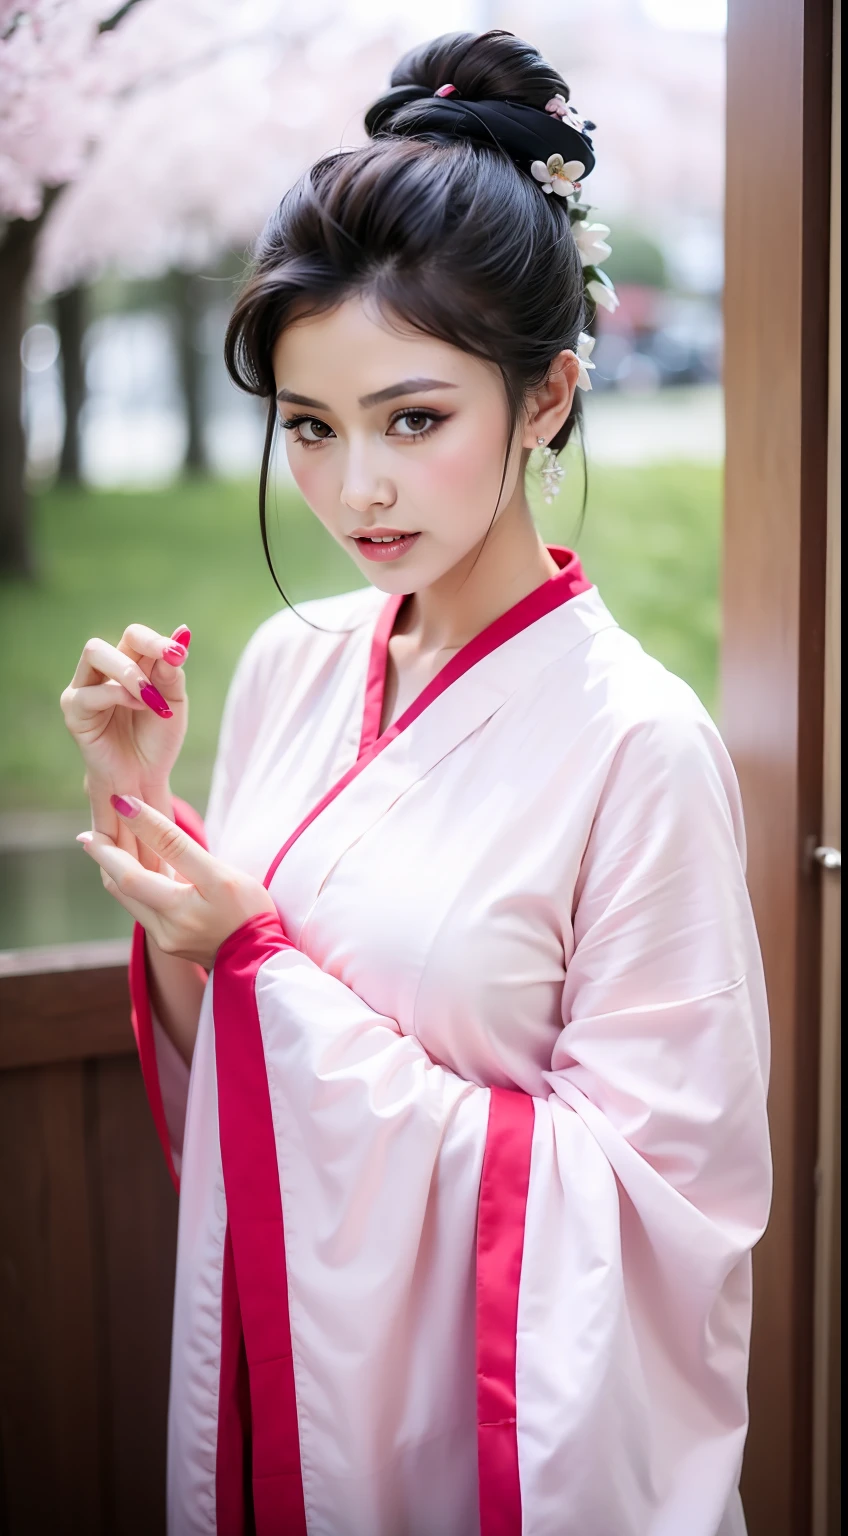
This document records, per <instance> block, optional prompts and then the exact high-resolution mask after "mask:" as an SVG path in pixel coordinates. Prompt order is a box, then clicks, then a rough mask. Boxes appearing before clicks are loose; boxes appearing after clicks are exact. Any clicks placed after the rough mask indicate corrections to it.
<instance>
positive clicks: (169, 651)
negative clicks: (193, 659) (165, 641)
mask: <svg viewBox="0 0 848 1536" xmlns="http://www.w3.org/2000/svg"><path fill="white" fill-rule="evenodd" d="M162 655H163V657H164V658H165V660H166V661H169V662H170V663H171V666H172V667H179V666H181V665H182V663H183V662H184V661H185V659H186V657H187V655H188V651H187V650H186V647H185V646H184V645H178V644H177V642H176V640H172V641H171V644H170V645H166V647H165V649H164V651H163V652H162Z"/></svg>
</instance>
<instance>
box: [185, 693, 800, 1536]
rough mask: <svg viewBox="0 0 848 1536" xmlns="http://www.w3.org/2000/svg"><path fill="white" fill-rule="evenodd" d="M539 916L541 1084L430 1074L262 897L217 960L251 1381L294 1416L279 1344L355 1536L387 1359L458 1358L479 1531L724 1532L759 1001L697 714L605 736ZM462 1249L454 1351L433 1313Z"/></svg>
mask: <svg viewBox="0 0 848 1536" xmlns="http://www.w3.org/2000/svg"><path fill="white" fill-rule="evenodd" d="M562 923H563V931H564V932H565V930H566V929H567V930H568V931H569V932H573V935H574V949H573V953H572V955H571V959H570V961H569V964H568V968H567V972H566V979H565V985H564V990H563V999H562V1006H563V1020H562V1023H563V1027H562V1031H561V1034H560V1036H559V1038H558V1042H557V1045H556V1049H555V1051H554V1054H553V1059H552V1061H551V1064H550V1069H549V1071H547V1072H546V1074H545V1079H546V1082H547V1084H548V1092H547V1093H545V1094H539V1095H537V1096H534V1097H531V1096H529V1095H526V1094H523V1093H519V1092H512V1091H508V1090H505V1089H491V1090H490V1089H487V1088H484V1087H480V1086H477V1085H474V1084H472V1083H469V1082H466V1081H464V1080H463V1079H461V1078H459V1077H458V1076H457V1075H456V1074H455V1073H453V1072H451V1071H450V1070H448V1069H447V1068H446V1067H443V1066H441V1065H439V1064H437V1063H435V1062H433V1061H432V1060H431V1059H430V1058H429V1057H428V1056H427V1054H426V1052H425V1051H424V1050H423V1048H422V1046H421V1045H420V1044H419V1042H418V1041H417V1040H416V1039H415V1038H414V1037H411V1036H405V1035H403V1034H401V1032H400V1031H399V1028H398V1026H397V1024H396V1023H395V1022H394V1021H393V1020H391V1019H387V1018H385V1017H383V1016H381V1015H378V1014H376V1013H374V1012H373V1011H372V1010H371V1009H370V1008H369V1007H368V1006H367V1005H366V1004H365V1003H364V1002H363V1001H362V1000H361V999H360V998H359V997H358V996H357V995H356V994H355V993H353V992H352V991H351V990H350V989H349V988H347V987H346V986H345V985H344V984H343V983H342V982H341V981H339V980H337V979H336V978H334V977H332V976H330V975H328V974H326V973H324V972H323V971H322V970H321V969H320V968H319V967H318V966H317V965H315V964H314V963H313V962H312V961H311V960H310V959H309V958H308V957H306V956H305V955H304V954H302V953H300V952H299V951H298V950H297V949H296V948H295V947H294V946H293V945H292V944H291V943H290V942H289V940H288V938H287V936H286V935H285V933H284V932H283V930H282V928H281V927H280V924H279V922H278V921H277V920H276V918H274V917H273V916H271V917H262V918H257V919H253V920H252V921H251V922H250V923H247V924H245V925H244V927H243V928H242V929H239V930H238V931H237V932H236V933H235V934H233V935H231V937H230V938H229V939H228V940H227V941H226V943H225V944H224V945H223V946H222V947H221V950H220V951H219V953H218V957H217V959H216V964H215V968H214V971H213V978H212V979H213V997H212V1007H213V1013H214V1026H215V1039H216V1054H217V1062H218V1078H219V1117H220V1134H221V1150H222V1157H223V1166H224V1180H225V1188H226V1196H227V1206H228V1213H229V1220H230V1229H231V1233H232V1238H233V1244H234V1250H235V1260H236V1268H237V1270H238V1275H239V1294H240V1297H241V1302H242V1314H243V1317H244V1331H245V1344H246V1348H247V1356H248V1361H249V1364H250V1368H251V1391H252V1394H253V1391H254V1377H255V1376H256V1377H257V1379H258V1377H259V1376H260V1374H261V1375H262V1381H263V1382H264V1373H265V1371H266V1370H267V1366H266V1364H265V1362H267V1361H268V1360H269V1359H272V1358H273V1360H274V1361H275V1370H279V1371H281V1372H282V1375H281V1376H280V1377H279V1378H278V1379H277V1380H276V1386H275V1393H276V1397H275V1401H282V1400H283V1399H285V1397H286V1394H287V1393H288V1400H289V1404H290V1409H291V1412H290V1414H289V1420H288V1422H289V1423H290V1424H293V1423H295V1422H296V1415H295V1413H294V1406H293V1405H294V1396H295V1388H296V1376H297V1372H296V1369H295V1366H294V1365H291V1364H290V1366H289V1367H286V1366H285V1365H284V1364H283V1365H281V1364H280V1362H281V1361H285V1360H286V1359H288V1360H289V1361H290V1362H291V1361H292V1358H294V1361H295V1363H296V1362H297V1360H298V1359H299V1360H300V1366H301V1385H300V1387H299V1388H298V1389H297V1390H298V1392H299V1399H298V1400H299V1404H300V1410H301V1411H300V1431H299V1433H300V1447H299V1454H300V1459H301V1464H302V1465H303V1466H306V1467H308V1466H309V1465H312V1464H318V1465H320V1467H321V1488H322V1493H321V1497H322V1498H323V1499H324V1500H325V1518H326V1519H327V1520H328V1521H329V1525H328V1528H330V1527H331V1525H332V1519H333V1518H334V1516H333V1512H332V1498H333V1493H332V1490H333V1488H335V1489H336V1492H337V1495H338V1498H339V1500H340V1501H341V1502H340V1503H338V1504H337V1505H336V1511H338V1509H339V1508H345V1509H346V1510H347V1515H346V1519H347V1521H348V1524H347V1525H346V1527H345V1528H346V1529H349V1530H350V1531H351V1532H359V1531H362V1532H363V1533H364V1532H366V1531H367V1530H369V1528H370V1529H372V1530H376V1529H378V1528H380V1526H379V1512H378V1511H377V1510H376V1509H375V1508H373V1507H371V1506H370V1505H369V1503H368V1495H367V1493H366V1491H365V1490H366V1488H367V1486H368V1470H369V1467H373V1468H375V1469H376V1468H378V1466H379V1463H380V1458H381V1456H382V1457H383V1459H385V1445H384V1444H383V1445H382V1449H381V1434H382V1436H383V1438H384V1439H385V1434H386V1433H387V1432H388V1431H387V1426H386V1425H385V1423H384V1424H383V1425H382V1430H381V1428H380V1424H379V1420H380V1415H381V1413H382V1414H385V1413H386V1412H387V1411H388V1410H387V1408H386V1406H385V1404H386V1402H387V1401H391V1402H393V1403H395V1405H396V1407H397V1412H398V1413H399V1414H401V1407H400V1406H398V1405H402V1404H403V1403H404V1397H403V1390H402V1388H401V1387H400V1386H399V1385H398V1381H399V1377H405V1378H406V1379H407V1380H413V1381H415V1380H416V1374H415V1373H416V1372H418V1378H417V1379H418V1380H419V1381H420V1382H425V1381H426V1380H427V1379H428V1372H429V1379H431V1380H432V1381H433V1382H435V1384H436V1388H435V1390H436V1391H437V1392H438V1391H440V1390H441V1391H442V1392H444V1385H443V1384H444V1381H445V1380H446V1379H449V1378H451V1377H454V1378H455V1377H456V1376H457V1374H458V1373H460V1374H461V1372H462V1369H463V1363H464V1362H465V1363H466V1364H467V1365H468V1366H469V1371H470V1378H471V1381H472V1383H474V1390H475V1395H476V1402H475V1403H474V1404H472V1411H473V1412H474V1415H475V1417H476V1441H477V1455H478V1478H479V1488H478V1490H477V1492H478V1495H479V1520H480V1529H481V1531H482V1536H587V1533H591V1536H681V1533H682V1532H684V1531H685V1532H686V1533H687V1536H717V1533H718V1532H719V1531H721V1532H722V1536H723V1533H724V1532H725V1531H726V1530H728V1531H729V1530H730V1529H732V1528H733V1527H732V1525H731V1524H726V1523H723V1522H724V1521H726V1518H727V1512H728V1511H729V1510H730V1509H732V1508H733V1506H734V1501H735V1500H736V1499H737V1498H738V1495H737V1494H736V1487H737V1483H738V1475H739V1468H740V1463H741V1456H742V1448H743V1444H744V1437H745V1431H746V1424H747V1407H746V1373H747V1357H748V1343H749V1329H750V1299H751V1298H750V1251H751V1248H752V1246H753V1245H754V1243H755V1242H756V1241H757V1239H758V1237H759V1236H760V1234H761V1232H762V1230H763V1227H764V1224H765V1221H766V1217H767V1211H768V1203H769V1195H770V1163H769V1151H768V1137H767V1126H766V1114H765V1091H766V1075H767V1043H766V1042H767V1019H766V1002H765V991H764V984H763V976H762V967H761V962H760V955H759V948H758V944H757V938H756V933H755V929H754V924H753V918H752V914H751V909H750V903H749V899H748V895H747V890H746V886H745V879H744V840H743V832H742V816H741V807H740V803H739V797H738V788H737V786H736V780H735V776H734V774H733V770H732V767H731V765H730V762H729V758H728V757H727V754H726V751H725V749H724V747H723V745H722V743H721V741H720V738H719V737H718V735H717V733H716V732H715V731H714V729H713V728H712V727H711V726H708V725H707V724H706V723H703V724H701V723H695V722H693V721H691V720H684V721H682V722H681V721H677V720H674V719H672V720H661V721H654V722H651V723H649V724H646V725H644V726H640V727H638V728H636V729H633V730H632V731H630V732H629V733H628V734H627V736H626V738H625V739H624V741H623V742H622V743H621V745H620V747H619V748H618V750H617V751H616V753H615V755H614V758H613V760H612V761H611V764H610V769H609V773H608V775H607V776H606V780H605V783H604V789H603V793H602V795H601V797H600V800H599V803H598V807H597V814H596V816H595V819H594V823H593V826H592V831H591V836H590V838H589V842H588V845H587V847H586V850H585V856H584V859H583V863H582V868H581V875H580V880H579V883H578V887H577V891H576V893H575V892H574V891H571V892H568V893H565V892H564V893H563V912H562ZM469 1241H470V1242H471V1244H472V1245H473V1246H472V1250H471V1252H470V1254H469V1251H468V1243H469ZM469 1263H470V1267H471V1271H472V1274H471V1284H472V1287H473V1294H474V1319H473V1329H472V1334H473V1351H474V1353H473V1357H471V1358H469V1356H468V1348H469V1342H468V1339H467V1337H466V1334H467V1329H465V1328H464V1324H463V1319H462V1315H461V1309H458V1307H457V1304H456V1297H457V1295H458V1294H461V1293H462V1291H463V1286H464V1284H465V1279H466V1275H465V1267H467V1265H468V1264H469ZM289 1310H290V1313H291V1315H290V1316H289ZM466 1321H467V1320H466ZM425 1324H426V1326H425ZM422 1335H424V1337H423V1339H422ZM295 1341H296V1343H295ZM417 1351H419V1352H420V1353H416V1352H417ZM351 1361H354V1362H357V1365H356V1370H355V1371H354V1372H353V1376H352V1378H351V1383H350V1386H349V1390H348V1384H347V1383H346V1380H345V1373H346V1371H348V1370H350V1369H352V1368H351V1364H350V1363H351ZM434 1362H435V1363H434ZM307 1382H308V1383H309V1385H308V1386H307V1385H306V1383H307ZM263 1390H264V1388H262V1389H261V1390H260V1388H259V1387H257V1394H258V1395H257V1396H256V1397H255V1398H254V1403H255V1408H254V1432H255V1434H256V1437H257V1438H256V1440H255V1454H256V1455H257V1457H258V1458H259V1465H258V1467H257V1469H256V1473H255V1475H257V1476H261V1477H263V1478H267V1479H268V1480H269V1486H274V1484H273V1479H274V1477H275V1476H276V1475H279V1476H282V1475H283V1472H282V1470H281V1466H280V1458H281V1457H282V1459H283V1461H286V1457H288V1460H287V1461H286V1467H287V1468H288V1471H287V1473H286V1476H290V1473H291V1465H292V1459H291V1448H290V1447H289V1448H288V1450H285V1449H281V1446H283V1441H284V1438H285V1437H282V1438H281V1436H280V1435H279V1434H277V1435H276V1436H275V1435H271V1436H269V1437H268V1438H267V1440H265V1439H263V1434H262V1425H261V1419H262V1412H261V1402H262V1401H263V1400H264V1399H263V1396H262V1391H263ZM416 1390H418V1392H419V1396H421V1395H422V1394H425V1388H424V1387H423V1386H419V1387H418V1388H417V1389H416ZM460 1396H461V1391H460ZM381 1403H382V1407H381V1406H380V1404H381ZM257 1405H260V1406H258V1407H257ZM467 1407H468V1404H467V1403H465V1404H463V1403H461V1402H459V1403H458V1402H457V1401H451V1400H450V1397H449V1396H448V1397H446V1398H445V1400H444V1401H432V1402H430V1404H429V1410H427V1411H429V1412H431V1413H432V1415H433V1418H434V1419H435V1420H440V1421H441V1422H442V1423H443V1424H444V1425H445V1426H447V1430H448V1432H449V1435H450V1437H451V1438H452V1441H453V1442H454V1443H456V1444H459V1445H461V1443H462V1439H461V1430H460V1424H461V1421H462V1415H463V1413H464V1412H465V1411H466V1409H467ZM404 1411H407V1410H404ZM408 1412H409V1414H410V1416H411V1418H412V1419H414V1418H415V1414H414V1412H413V1410H412V1409H409V1410H408ZM422 1414H423V1417H424V1418H425V1419H426V1417H427V1412H426V1411H425V1410H423V1409H422ZM401 1416H402V1414H401ZM322 1425H323V1426H324V1433H323V1438H322V1428H321V1426H322ZM404 1428H405V1429H407V1430H408V1428H409V1426H408V1424H406V1423H405V1424H404ZM266 1455H267V1460H266V1461H263V1460H262V1457H263V1456H266ZM398 1455H399V1456H400V1453H398ZM450 1455H451V1451H450V1444H449V1443H447V1442H446V1443H445V1444H444V1445H441V1446H440V1451H439V1458H437V1459H436V1460H435V1461H434V1463H433V1468H432V1471H433V1479H431V1480H430V1483H429V1485H428V1486H429V1488H430V1492H429V1495H428V1497H429V1498H430V1500H431V1501H432V1500H433V1499H436V1498H437V1497H438V1489H439V1487H443V1488H445V1489H448V1490H449V1489H450V1486H451V1479H452V1477H453V1475H454V1474H453V1472H452V1470H451V1467H452V1463H451V1460H450ZM346 1458H347V1460H346ZM467 1460H468V1458H467V1456H465V1464H466V1465H467ZM351 1463H353V1464H355V1465H351ZM437 1469H440V1471H439V1472H438V1483H437V1481H434V1479H436V1478H437ZM374 1476H375V1480H376V1481H379V1478H378V1476H377V1471H376V1470H375V1474H374ZM456 1477H457V1478H458V1479H461V1472H460V1471H458V1470H457V1472H456ZM353 1489H356V1490H357V1493H356V1496H355V1498H354V1497H353V1494H352V1492H351V1490H353ZM398 1497H400V1495H398ZM446 1498H447V1494H446ZM357 1501H358V1502H357ZM448 1505H449V1507H450V1508H451V1509H452V1510H454V1512H455V1510H456V1501H455V1499H453V1500H452V1501H451V1499H448V1504H446V1509H447V1507H448ZM401 1507H402V1506H401V1504H398V1506H397V1508H398V1510H400V1509H401ZM431 1507H432V1503H431ZM335 1518H338V1513H336V1516H335ZM463 1518H465V1517H463ZM467 1518H468V1519H469V1520H470V1521H471V1523H470V1524H466V1525H465V1526H464V1527H463V1526H462V1524H461V1523H460V1524H459V1525H457V1524H456V1516H455V1513H454V1523H453V1524H450V1523H443V1524H442V1525H441V1526H440V1527H439V1528H440V1529H444V1530H445V1531H448V1530H453V1529H454V1528H456V1529H457V1530H461V1529H466V1530H471V1529H473V1528H474V1522H475V1521H476V1519H477V1511H476V1509H475V1510H474V1511H473V1515H468V1516H467ZM369 1522H370V1526H369ZM434 1528H436V1527H435V1526H434Z"/></svg>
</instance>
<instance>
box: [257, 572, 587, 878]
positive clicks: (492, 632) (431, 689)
mask: <svg viewBox="0 0 848 1536" xmlns="http://www.w3.org/2000/svg"><path fill="white" fill-rule="evenodd" d="M547 549H548V553H549V554H550V555H552V556H553V559H554V560H555V561H556V563H557V565H558V566H559V570H558V571H557V574H556V575H555V576H551V577H549V579H548V580H547V581H544V582H542V584H541V586H538V587H535V588H534V589H533V591H532V592H528V593H527V596H526V597H522V598H520V599H519V601H518V602H517V603H515V604H514V605H513V606H512V608H508V609H507V611H506V613H502V614H501V615H500V617H499V618H497V619H494V620H493V621H492V623H491V624H488V625H487V626H486V628H485V629H481V631H480V633H479V635H475V636H474V638H473V639H472V640H469V641H467V642H466V644H465V645H464V646H463V647H462V649H461V650H459V651H457V652H456V654H455V655H454V656H452V657H451V658H450V660H449V661H448V662H446V663H445V665H444V666H443V667H442V668H441V669H440V670H439V671H438V672H437V673H436V675H435V677H433V678H431V679H430V681H429V683H427V685H426V686H425V687H424V688H422V690H421V692H420V693H419V694H418V696H417V698H415V699H413V701H412V703H411V704H410V705H409V706H408V708H407V709H405V710H404V712H403V714H402V715H399V716H398V718H397V720H394V721H393V722H392V724H391V725H389V726H387V727H386V729H385V730H384V731H383V733H382V735H377V736H375V735H374V734H373V732H374V731H375V730H377V731H379V729H380V716H381V714H382V710H383V699H384V696H385V687H386V668H387V663H388V655H389V640H390V639H391V635H392V629H393V627H394V623H395V619H396V618H397V614H398V611H399V609H400V605H401V603H402V602H403V601H404V598H405V597H406V596H408V593H401V594H400V595H397V594H394V593H393V594H392V596H391V597H389V598H388V600H387V602H386V603H385V605H384V607H383V609H382V611H381V613H380V616H379V618H378V620H377V624H376V627H375V630H374V635H373V639H372V641H371V652H370V656H369V660H368V672H367V676H366V689H365V703H364V706H363V726H362V736H361V739H360V747H359V754H358V756H357V758H356V761H355V762H354V763H353V764H352V765H351V767H350V768H349V769H348V770H347V772H346V773H343V774H342V776H341V778H340V779H338V780H337V781H336V783H335V784H333V785H332V786H331V787H330V788H329V789H328V790H327V792H326V794H324V795H322V797H321V799H320V800H319V801H318V803H317V805H314V806H313V807H312V810H311V811H309V812H308V813H307V815H306V816H305V817H304V818H303V821H302V822H301V823H300V825H299V826H298V827H295V830H294V831H293V832H292V833H291V836H290V837H288V838H287V840H286V842H285V843H284V844H283V846H282V848H281V849H280V851H279V853H278V854H277V856H276V858H275V859H274V860H273V863H272V864H271V867H270V869H269V870H268V873H267V874H266V876H265V881H264V884H265V886H266V888H267V887H268V886H269V885H270V884H271V881H272V880H273V878H274V875H275V874H276V872H277V869H278V868H279V865H280V863H281V861H282V860H283V859H284V858H285V856H286V854H287V853H288V851H289V849H290V848H291V847H292V846H293V845H294V843H296V842H297V840H298V838H299V837H300V836H301V835H302V833H304V832H305V831H306V829H307V827H309V826H311V824H312V822H313V821H314V820H315V819H316V817H317V816H320V814H321V812H322V811H323V810H324V809H325V808H326V807H327V806H328V805H330V804H331V802H332V801H333V800H335V798H336V796H337V795H339V794H341V792H342V790H343V789H346V788H347V786H348V784H350V783H351V782H352V780H353V779H355V778H357V777H358V775H359V774H360V773H361V772H362V771H363V769H364V768H367V767H368V764H369V763H370V762H372V761H373V759H374V758H375V757H378V756H379V754H380V753H381V752H383V751H384V750H385V748H386V747H388V746H390V744H391V743H392V742H393V741H394V740H395V739H396V738H397V737H398V736H400V735H401V733H402V732H403V731H405V730H406V729H407V728H408V727H409V726H410V725H412V724H413V722H414V721H415V720H417V719H418V717H419V715H422V714H423V713H424V711H425V709H427V708H428V706H429V705H430V704H432V703H433V702H434V700H435V699H437V698H439V696H440V695H441V694H443V693H444V692H445V691H446V689H448V688H450V686H451V684H452V683H455V682H456V681H457V680H458V678H460V677H462V676H463V674H464V673H466V672H468V671H469V670H470V669H471V667H473V666H476V664H477V662H478V661H482V660H483V658H484V657H486V656H489V655H491V653H492V652H493V651H496V650H497V649H498V648H499V647H500V646H502V645H505V644H506V642H507V641H508V640H511V639H513V637H514V636H515V635H518V634H520V633H521V631H522V630H524V629H527V628H528V627H529V626H530V625H531V624H535V623H536V622H537V621H538V620H539V619H542V618H544V617H545V615H546V614H548V613H552V612H553V611H554V609H555V608H560V607H561V606H562V604H563V603H567V602H568V601H569V599H570V598H572V597H576V596H577V595H578V594H579V593H580V592H588V591H589V590H590V589H591V587H592V582H591V581H589V580H588V578H587V577H586V576H585V574H584V572H583V567H582V566H581V564H580V561H579V559H578V557H577V555H576V554H575V553H574V551H573V550H571V549H565V548H564V547H563V546H562V545H559V544H549V545H548V546H547Z"/></svg>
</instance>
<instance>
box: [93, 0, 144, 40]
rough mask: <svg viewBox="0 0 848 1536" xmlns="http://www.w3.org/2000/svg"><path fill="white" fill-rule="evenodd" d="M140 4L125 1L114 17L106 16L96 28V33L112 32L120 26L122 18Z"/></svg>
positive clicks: (139, 1) (134, 1) (138, 1)
mask: <svg viewBox="0 0 848 1536" xmlns="http://www.w3.org/2000/svg"><path fill="white" fill-rule="evenodd" d="M140 4H141V0H126V4H125V5H120V6H119V7H118V9H117V10H116V12H115V14H114V16H108V17H107V18H106V20H105V21H101V22H100V25H99V26H98V28H97V30H98V32H114V30H115V28H116V27H119V26H120V25H121V22H122V21H123V19H124V17H125V16H127V15H129V12H130V11H134V10H135V8H136V6H137V5H140Z"/></svg>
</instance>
